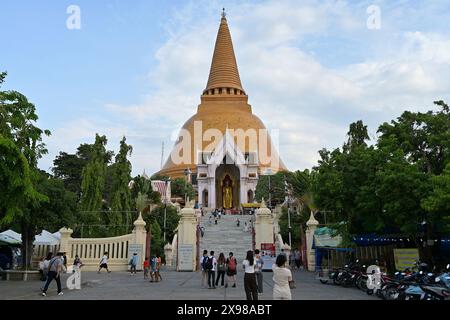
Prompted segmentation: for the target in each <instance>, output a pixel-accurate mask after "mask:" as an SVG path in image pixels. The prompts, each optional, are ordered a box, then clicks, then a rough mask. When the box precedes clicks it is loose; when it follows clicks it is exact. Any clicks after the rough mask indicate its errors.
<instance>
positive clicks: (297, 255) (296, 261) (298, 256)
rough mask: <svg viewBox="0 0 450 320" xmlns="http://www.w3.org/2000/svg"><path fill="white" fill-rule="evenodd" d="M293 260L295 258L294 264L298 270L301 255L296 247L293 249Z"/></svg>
mask: <svg viewBox="0 0 450 320" xmlns="http://www.w3.org/2000/svg"><path fill="white" fill-rule="evenodd" d="M294 260H295V266H296V267H297V270H300V265H301V256H300V251H299V250H298V249H295V251H294Z"/></svg>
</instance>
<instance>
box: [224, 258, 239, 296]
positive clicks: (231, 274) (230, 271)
mask: <svg viewBox="0 0 450 320" xmlns="http://www.w3.org/2000/svg"><path fill="white" fill-rule="evenodd" d="M236 265H237V261H236V258H235V257H233V252H230V256H229V258H227V283H226V284H225V288H227V287H228V284H229V283H230V282H233V288H236Z"/></svg>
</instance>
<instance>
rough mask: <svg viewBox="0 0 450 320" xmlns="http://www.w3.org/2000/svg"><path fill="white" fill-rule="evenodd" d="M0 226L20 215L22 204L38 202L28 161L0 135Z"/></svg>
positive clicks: (13, 145) (10, 141) (13, 144)
mask: <svg viewBox="0 0 450 320" xmlns="http://www.w3.org/2000/svg"><path fill="white" fill-rule="evenodd" d="M0 154H1V156H0V186H2V188H1V192H0V225H1V224H7V223H11V222H12V221H13V219H14V218H15V217H18V216H20V215H22V213H23V204H24V203H33V202H36V201H37V200H38V196H39V194H38V193H37V191H36V190H35V188H34V186H33V183H32V180H31V172H30V168H29V166H28V161H27V159H26V158H25V156H24V155H23V154H22V153H21V152H20V150H19V148H18V147H17V146H16V145H15V143H14V142H13V141H12V140H10V139H7V138H4V137H3V136H2V135H1V134H0Z"/></svg>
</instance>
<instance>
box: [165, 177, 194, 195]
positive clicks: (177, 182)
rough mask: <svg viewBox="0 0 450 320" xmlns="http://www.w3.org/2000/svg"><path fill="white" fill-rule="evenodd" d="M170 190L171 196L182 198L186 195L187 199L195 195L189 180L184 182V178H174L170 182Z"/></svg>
mask: <svg viewBox="0 0 450 320" xmlns="http://www.w3.org/2000/svg"><path fill="white" fill-rule="evenodd" d="M170 192H171V194H172V197H179V198H183V199H184V196H185V195H187V197H189V199H193V198H194V197H195V190H194V187H193V186H192V184H191V183H190V182H186V179H184V178H176V179H174V180H172V181H171V182H170Z"/></svg>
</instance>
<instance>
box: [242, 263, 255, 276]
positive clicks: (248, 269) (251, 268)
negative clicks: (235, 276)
mask: <svg viewBox="0 0 450 320" xmlns="http://www.w3.org/2000/svg"><path fill="white" fill-rule="evenodd" d="M242 265H243V266H244V269H245V273H255V261H253V265H252V266H251V265H250V262H249V261H248V260H244V262H242Z"/></svg>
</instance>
